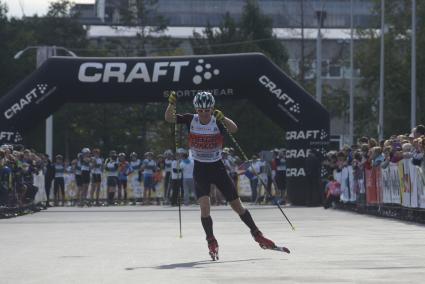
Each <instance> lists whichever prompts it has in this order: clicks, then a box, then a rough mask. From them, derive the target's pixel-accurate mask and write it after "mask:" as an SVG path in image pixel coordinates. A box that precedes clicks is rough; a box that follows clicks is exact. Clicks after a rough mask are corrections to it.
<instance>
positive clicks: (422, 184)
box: [414, 166, 425, 208]
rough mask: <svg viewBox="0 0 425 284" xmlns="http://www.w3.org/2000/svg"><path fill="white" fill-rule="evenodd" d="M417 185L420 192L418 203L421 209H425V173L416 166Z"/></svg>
mask: <svg viewBox="0 0 425 284" xmlns="http://www.w3.org/2000/svg"><path fill="white" fill-rule="evenodd" d="M414 168H415V172H416V174H415V177H416V179H415V183H416V185H415V186H416V188H417V190H418V199H419V200H418V203H419V207H420V208H425V173H424V170H423V168H421V167H417V166H415V167H414Z"/></svg>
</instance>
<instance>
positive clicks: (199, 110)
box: [196, 108, 211, 113]
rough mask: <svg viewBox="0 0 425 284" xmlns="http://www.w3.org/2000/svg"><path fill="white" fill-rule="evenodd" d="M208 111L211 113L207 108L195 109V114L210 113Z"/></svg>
mask: <svg viewBox="0 0 425 284" xmlns="http://www.w3.org/2000/svg"><path fill="white" fill-rule="evenodd" d="M210 111H211V109H209V108H206V109H202V108H198V109H196V112H198V113H207V112H210Z"/></svg>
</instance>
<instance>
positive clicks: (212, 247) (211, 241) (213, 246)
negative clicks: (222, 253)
mask: <svg viewBox="0 0 425 284" xmlns="http://www.w3.org/2000/svg"><path fill="white" fill-rule="evenodd" d="M207 242H208V250H209V254H210V256H211V259H212V261H216V260H218V243H217V240H216V239H215V238H214V237H211V238H208V239H207Z"/></svg>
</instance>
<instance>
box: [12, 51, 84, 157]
mask: <svg viewBox="0 0 425 284" xmlns="http://www.w3.org/2000/svg"><path fill="white" fill-rule="evenodd" d="M30 49H35V50H36V51H37V59H36V66H37V68H39V67H40V66H41V65H42V64H43V63H44V61H46V60H47V59H48V58H49V57H51V56H56V52H57V50H63V51H65V52H67V53H68V54H69V55H70V56H72V57H77V55H76V54H75V53H74V52H72V51H70V50H68V49H66V48H64V47H60V46H28V47H26V48H25V49H23V50H20V51H18V52H17V53H16V54H15V56H14V57H13V58H15V59H19V58H20V57H21V56H22V55H23V54H24V53H25V52H26V51H27V50H30ZM46 154H48V155H49V157H52V156H53V115H50V116H49V117H48V118H47V119H46Z"/></svg>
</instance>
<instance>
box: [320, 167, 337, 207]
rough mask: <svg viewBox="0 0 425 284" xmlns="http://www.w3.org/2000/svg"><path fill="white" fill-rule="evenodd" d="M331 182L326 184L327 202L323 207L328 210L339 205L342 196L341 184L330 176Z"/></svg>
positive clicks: (325, 201)
mask: <svg viewBox="0 0 425 284" xmlns="http://www.w3.org/2000/svg"><path fill="white" fill-rule="evenodd" d="M328 179H329V182H328V183H327V184H326V188H325V200H324V202H323V207H324V208H325V209H328V208H329V207H331V206H332V207H335V205H336V204H337V203H339V199H340V195H341V184H340V183H339V182H338V181H336V180H335V179H334V177H333V176H332V175H331V176H329V178H328Z"/></svg>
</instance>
